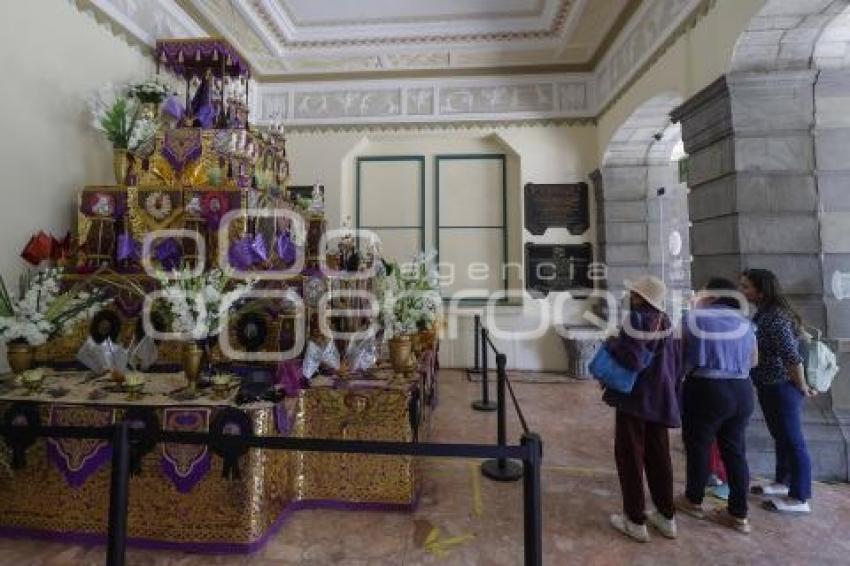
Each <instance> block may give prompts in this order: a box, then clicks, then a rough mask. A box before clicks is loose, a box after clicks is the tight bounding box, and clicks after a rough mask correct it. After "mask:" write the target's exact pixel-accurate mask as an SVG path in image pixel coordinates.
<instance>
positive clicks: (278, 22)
mask: <svg viewBox="0 0 850 566" xmlns="http://www.w3.org/2000/svg"><path fill="white" fill-rule="evenodd" d="M248 3H249V5H250V7H251V8H253V10H254V11H255V12H256V13H257V14H258V15H259V17H260V19H261V20H262V21H263V23H264V24H265V25H266V26H267V28H268V29H269V30H271V32H272V33H273V34H274V36H275V38H276V39H277V40H278V42H279V44H280V47H281V48H288V49H304V48H333V49H339V48H346V47H363V46H378V45H382V46H385V45H414V44H457V43H462V44H475V43H485V42H505V41H530V40H546V39H553V38H556V37H558V35H559V34H560V33H561V31H562V30H563V29H564V25H565V24H566V23H567V19H568V16H569V14H570V11H571V9H572V8H573V5H574V0H558V8H557V10H556V12H555V15H554V17H553V18H552V20H551V21H550V22H549V24H548V27H545V28H540V29H534V30H527V31H511V30H509V29H505V30H501V31H495V32H478V33H458V34H429V33H421V32H417V31H416V30H415V23H416V22H412V24H414V25H408V26H405V29H404V31H403V32H402V34H401V35H396V36H373V37H360V38H344V39H325V40H307V41H299V40H298V39H297V35H298V31H297V30H298V26H297V24H295V23H294V22H293V21H292V19H291V18H290V16H289V15H288V14H287V12H286V10H284V9H281V6H282V5H281V4H279V3H278V2H277V1H276V0H248ZM351 25H352V24H350V25H349V27H351ZM255 31H256V30H255Z"/></svg>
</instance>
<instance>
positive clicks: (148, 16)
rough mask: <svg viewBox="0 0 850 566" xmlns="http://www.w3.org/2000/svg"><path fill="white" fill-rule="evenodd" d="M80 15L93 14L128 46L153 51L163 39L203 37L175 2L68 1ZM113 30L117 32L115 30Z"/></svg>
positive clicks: (158, 0)
mask: <svg viewBox="0 0 850 566" xmlns="http://www.w3.org/2000/svg"><path fill="white" fill-rule="evenodd" d="M70 1H71V3H72V4H73V5H75V6H76V7H77V9H79V10H80V11H82V12H90V13H93V14H94V15H95V16H96V17H97V19H98V21H100V22H104V21H108V22H109V23H110V24H111V26H110V27H112V29H113V31H114V32H117V33H120V34H121V35H123V36H124V37H125V38H126V40H127V42H128V43H130V44H131V45H135V46H139V47H144V48H148V49H150V48H153V47H154V46H155V45H156V40H157V39H159V38H163V37H174V38H180V37H203V36H205V35H207V33H206V32H205V31H204V28H202V27H201V26H200V25H198V23H197V22H195V20H194V19H193V18H192V17H191V16H189V14H187V13H186V12H185V11H183V9H182V8H180V6H178V5H177V3H176V2H174V0H148V1H147V2H144V3H139V2H137V1H135V0H70ZM116 26H117V28H118V29H116Z"/></svg>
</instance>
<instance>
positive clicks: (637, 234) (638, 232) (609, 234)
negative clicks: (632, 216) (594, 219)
mask: <svg viewBox="0 0 850 566" xmlns="http://www.w3.org/2000/svg"><path fill="white" fill-rule="evenodd" d="M605 236H606V239H607V242H608V244H609V247H610V244H632V243H645V242H646V241H647V225H646V223H645V222H609V223H608V225H607V226H606V227H605ZM609 259H610V258H609Z"/></svg>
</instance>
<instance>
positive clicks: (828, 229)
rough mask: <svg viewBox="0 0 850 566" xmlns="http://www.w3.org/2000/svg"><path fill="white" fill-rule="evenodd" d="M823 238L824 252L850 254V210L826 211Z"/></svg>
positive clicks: (823, 217)
mask: <svg viewBox="0 0 850 566" xmlns="http://www.w3.org/2000/svg"><path fill="white" fill-rule="evenodd" d="M821 240H822V242H823V252H824V253H828V254H850V212H828V211H827V212H824V213H823V214H822V215H821Z"/></svg>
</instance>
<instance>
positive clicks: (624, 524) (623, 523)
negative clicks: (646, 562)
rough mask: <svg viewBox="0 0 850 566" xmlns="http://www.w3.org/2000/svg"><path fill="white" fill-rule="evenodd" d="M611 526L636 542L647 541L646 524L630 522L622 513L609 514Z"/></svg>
mask: <svg viewBox="0 0 850 566" xmlns="http://www.w3.org/2000/svg"><path fill="white" fill-rule="evenodd" d="M611 526H612V527H614V528H615V529H617V530H618V531H620V532H621V533H623V534H624V535H626V536H627V537H631V538H633V539H634V540H636V541H638V542H649V531H647V530H646V525H638V524H637V523H632V522H631V521H629V520H628V519H627V518H626V517H624V516H622V515H611Z"/></svg>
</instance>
